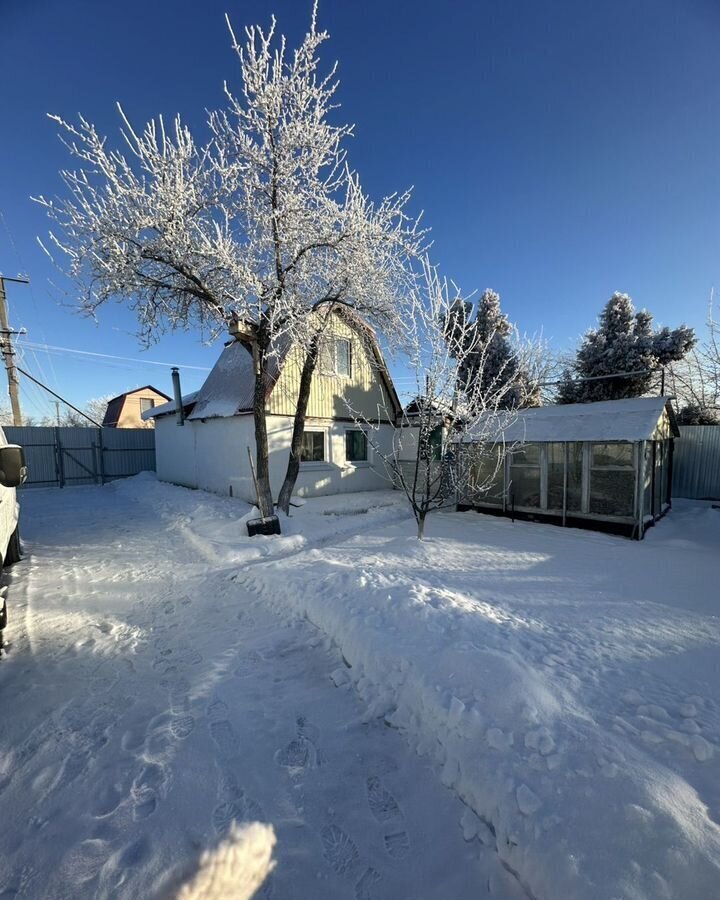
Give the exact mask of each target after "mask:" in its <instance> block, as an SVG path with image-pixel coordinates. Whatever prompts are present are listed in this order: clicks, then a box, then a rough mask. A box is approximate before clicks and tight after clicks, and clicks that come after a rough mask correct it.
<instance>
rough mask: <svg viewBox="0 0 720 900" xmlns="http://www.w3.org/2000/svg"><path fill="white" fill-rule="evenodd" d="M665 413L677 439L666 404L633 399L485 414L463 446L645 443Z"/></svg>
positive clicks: (661, 399)
mask: <svg viewBox="0 0 720 900" xmlns="http://www.w3.org/2000/svg"><path fill="white" fill-rule="evenodd" d="M666 410H667V415H668V417H669V421H670V427H671V431H672V434H673V435H675V436H677V435H678V434H679V432H678V430H677V425H676V424H675V416H674V413H673V409H672V406H671V404H670V398H668V397H633V398H631V399H629V400H604V401H600V402H597V403H568V404H566V405H562V406H539V407H535V408H532V409H523V410H520V411H519V412H518V413H507V412H502V413H487V414H485V415H484V416H482V417H481V418H480V420H479V421H478V423H477V425H476V426H475V427H474V428H472V429H471V430H470V431H469V432H468V433H467V434H466V435H465V436H464V437H463V441H467V442H474V441H482V442H485V441H487V442H489V443H497V442H500V441H502V442H505V443H516V442H518V441H520V442H524V443H533V442H540V443H542V442H547V441H598V442H601V441H645V440H651V439H653V438H654V437H655V434H656V431H657V428H658V425H660V424H661V421H662V419H663V415H664V413H665V411H666Z"/></svg>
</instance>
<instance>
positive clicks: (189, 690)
mask: <svg viewBox="0 0 720 900" xmlns="http://www.w3.org/2000/svg"><path fill="white" fill-rule="evenodd" d="M397 500H398V498H397V495H393V494H382V493H381V494H377V495H373V496H372V497H368V496H365V497H346V498H343V499H342V501H341V502H337V500H333V498H326V499H324V500H323V501H319V502H318V503H317V504H315V508H314V509H312V510H311V509H310V508H307V509H306V511H304V513H303V517H304V519H305V523H306V524H307V526H308V531H309V532H312V533H313V534H314V536H315V539H316V540H319V539H321V538H322V537H324V538H325V539H328V540H329V539H331V538H333V537H334V536H337V535H339V534H342V533H344V532H347V531H348V530H352V531H355V530H357V528H358V525H357V523H358V522H359V521H360V520H361V519H362V520H363V521H367V522H369V521H372V522H374V523H375V524H376V526H377V527H380V526H381V524H382V523H386V522H388V521H392V520H393V519H395V520H397V519H398V518H399V517H400V516H404V513H402V512H399V509H398V506H397ZM22 502H23V509H22V523H23V533H24V538H25V542H26V551H28V554H27V556H26V558H25V560H24V561H23V562H22V563H21V564H20V565H19V566H17V567H16V568H15V569H14V570H13V571H12V577H11V585H10V593H9V601H8V602H9V608H10V615H11V619H10V625H9V627H8V632H9V639H10V642H11V643H10V646H9V652H8V655H7V657H6V658H5V659H3V660H2V661H1V662H0V709H1V710H2V720H1V724H0V809H1V810H2V815H0V897H2V898H3V900H4V898H10V897H13V898H14V897H22V898H45V900H69V898H73V900H79V898H128V900H130V898H132V900H138V898H142V900H150V898H165V897H170V896H174V895H175V893H176V892H177V891H178V890H179V889H180V885H181V884H182V883H184V882H188V881H190V880H192V876H193V874H194V872H195V869H196V866H197V863H198V861H199V859H200V857H201V855H202V854H203V853H204V852H205V851H206V850H208V849H209V850H211V851H212V850H213V848H215V847H216V845H217V844H218V843H219V842H220V841H222V840H223V839H224V838H227V836H228V834H229V833H230V828H231V823H232V821H233V819H237V820H240V821H242V820H246V819H249V820H253V821H258V822H261V823H266V824H269V825H270V826H272V828H273V829H274V832H275V837H276V841H277V842H276V846H275V850H274V858H275V860H276V868H275V870H274V872H273V873H272V875H271V876H270V880H269V881H268V882H266V884H265V886H264V887H263V888H262V889H261V890H260V892H259V893H258V895H257V896H259V897H261V898H268V897H271V896H272V897H273V898H275V900H284V898H297V900H301V898H302V900H304V898H311V897H312V898H325V897H327V898H336V897H337V898H341V897H349V898H358V900H365V898H368V900H369V898H391V897H392V898H398V897H405V896H408V897H409V896H412V897H417V898H436V897H441V896H442V897H458V898H476V897H484V896H493V897H495V896H497V897H502V898H506V900H517V898H518V897H522V894H521V893H518V890H517V888H516V886H515V885H514V883H513V882H514V880H513V879H512V877H511V876H510V875H509V874H508V873H507V872H506V871H505V870H504V869H503V868H502V866H501V865H500V864H499V863H498V860H497V858H496V855H495V854H494V853H491V852H490V851H488V850H487V849H485V848H481V847H479V845H475V844H472V843H468V842H466V841H465V840H464V839H463V834H462V831H461V828H460V825H459V822H460V820H461V818H462V815H463V811H464V809H465V807H464V805H463V804H462V802H461V801H460V800H459V799H458V798H457V797H456V796H455V795H454V794H453V793H452V792H451V791H449V790H448V789H447V788H445V787H443V786H442V785H441V784H440V782H439V780H438V779H437V777H436V772H435V769H434V764H433V761H432V760H431V759H424V758H420V757H418V756H416V755H415V754H414V753H413V752H412V750H411V749H410V748H409V747H408V746H407V743H406V742H405V740H404V739H403V737H402V735H401V734H400V733H399V732H397V731H396V730H393V729H390V728H388V727H387V725H386V724H385V723H384V721H383V720H382V719H378V718H373V717H368V716H367V715H366V711H365V708H364V705H363V703H362V702H361V700H360V699H359V698H358V697H357V695H356V694H355V693H354V692H353V690H352V688H351V687H350V685H349V684H347V683H342V680H341V679H340V678H339V677H338V675H337V674H335V675H334V674H333V673H336V672H337V670H343V669H344V668H345V667H344V665H343V663H342V659H341V657H340V655H339V654H338V652H337V650H336V649H335V648H334V647H333V646H332V644H331V642H330V641H329V640H328V639H327V638H325V637H324V636H323V635H322V634H321V633H320V632H319V631H318V630H317V629H316V628H314V627H313V626H312V625H311V624H309V623H308V622H307V621H303V620H302V619H301V618H299V617H297V616H296V615H295V614H294V612H292V611H291V610H285V609H283V608H281V607H277V608H272V607H271V605H270V604H268V603H267V602H266V600H265V598H261V597H259V596H257V595H256V594H255V593H251V592H249V591H248V589H247V588H246V587H245V586H244V585H243V584H242V583H241V581H240V580H239V579H237V578H236V575H237V573H238V571H239V566H238V561H239V560H241V559H244V560H245V561H246V562H249V561H256V562H257V563H259V564H261V565H262V564H264V563H263V559H264V558H265V556H266V555H267V554H270V555H272V554H275V555H277V554H284V555H285V556H286V557H287V562H286V565H288V567H289V566H290V565H291V560H293V559H299V558H300V556H299V555H296V556H295V557H292V556H291V555H290V556H288V554H293V553H295V554H298V551H301V550H302V548H303V546H305V543H306V541H305V539H302V538H300V537H298V536H297V534H296V535H292V534H291V533H290V534H288V536H287V537H282V538H280V539H272V540H271V539H263V538H256V539H253V540H252V541H250V540H249V539H247V537H242V535H243V534H245V533H246V532H245V529H244V527H243V526H242V523H241V522H240V521H239V519H240V518H241V517H242V515H243V514H244V513H246V511H247V507H246V506H244V505H243V504H242V503H240V502H238V501H231V500H223V499H221V498H218V497H214V496H212V495H208V494H203V493H201V492H191V491H187V490H184V489H180V488H174V487H169V486H166V485H161V484H158V483H157V482H155V481H154V479H151V478H148V477H145V478H143V477H138V478H136V479H131V480H129V481H128V482H125V483H115V484H113V485H109V486H107V487H105V488H75V489H66V490H64V491H60V490H34V491H30V490H28V491H25V492H24V493H23V496H22ZM388 503H389V504H391V505H390V506H388V505H387V504H388ZM369 504H379V506H378V508H376V509H374V511H371V512H366V513H363V512H362V510H363V509H367V507H368V505H369ZM340 512H343V513H348V512H352V513H355V514H354V515H345V514H343V515H342V516H340V515H339V513H340ZM293 525H294V523H293ZM287 530H288V532H292V530H293V528H292V527H290V528H288V529H287ZM295 530H296V531H297V529H295ZM281 577H284V576H281ZM333 679H334V680H333ZM335 682H337V683H339V684H340V686H339V687H337V686H336V683H335ZM223 858H224V859H226V860H231V861H232V860H233V859H236V858H238V857H237V856H236V855H235V856H234V855H233V854H232V853H229V854H228V853H226V854H225V855H224V857H223ZM239 858H243V857H242V855H240V857H239ZM231 864H232V862H231ZM229 880H230V881H231V883H234V884H235V885H236V889H237V893H234V892H233V893H228V892H226V891H225V890H223V891H221V893H220V894H219V896H221V897H222V900H237V898H240V897H245V893H244V892H243V891H242V890H241V888H240V885H241V882H243V879H241V878H240V876H239V873H238V874H237V875H235V876H234V873H233V872H232V871H231V872H230V873H229ZM226 882H227V879H226ZM194 883H195V882H193V884H194ZM243 883H244V882H243ZM189 896H193V897H194V896H195V894H194V893H187V892H186V893H184V894H183V898H186V897H189ZM200 896H203V897H204V900H208V897H207V896H206V895H204V894H202V895H200Z"/></svg>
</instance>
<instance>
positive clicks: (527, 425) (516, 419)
mask: <svg viewBox="0 0 720 900" xmlns="http://www.w3.org/2000/svg"><path fill="white" fill-rule="evenodd" d="M678 436H679V431H678V428H677V425H676V423H675V417H674V413H673V409H672V406H671V404H670V402H669V399H668V398H667V397H638V398H633V399H628V400H608V401H603V402H598V403H575V404H568V405H564V406H541V407H537V408H534V409H525V410H521V411H520V412H518V413H516V414H511V415H509V414H507V413H503V414H502V416H500V415H495V416H493V415H490V414H488V415H487V416H486V417H484V418H483V419H482V420H481V421H480V422H479V423H478V425H477V427H476V428H475V429H474V430H473V431H472V432H471V433H470V434H468V435H466V436H465V437H464V439H463V442H462V445H461V447H460V452H459V466H460V472H461V473H462V474H461V477H460V478H459V479H458V484H459V486H460V488H459V490H458V497H457V501H458V509H476V510H478V511H480V512H488V513H493V514H496V515H507V516H513V517H517V518H524V519H533V520H538V521H547V522H553V523H555V524H558V525H567V526H573V527H583V528H597V529H600V530H604V531H613V532H616V533H620V534H626V535H628V536H629V537H633V538H636V539H638V540H640V539H641V538H642V537H643V534H644V532H645V529H646V528H648V526H650V525H652V524H654V523H655V522H656V521H657V520H658V519H659V518H660V517H661V516H663V515H664V514H665V513H666V512H667V511H668V509H670V505H671V488H672V458H673V440H674V439H675V438H676V437H678Z"/></svg>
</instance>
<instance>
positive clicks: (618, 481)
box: [590, 469, 635, 516]
mask: <svg viewBox="0 0 720 900" xmlns="http://www.w3.org/2000/svg"><path fill="white" fill-rule="evenodd" d="M634 499H635V473H634V472H633V470H632V469H628V470H626V471H623V470H621V469H593V470H592V472H591V473H590V512H591V513H595V514H596V515H601V516H632V515H633V505H634Z"/></svg>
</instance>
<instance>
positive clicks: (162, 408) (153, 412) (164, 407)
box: [142, 391, 199, 421]
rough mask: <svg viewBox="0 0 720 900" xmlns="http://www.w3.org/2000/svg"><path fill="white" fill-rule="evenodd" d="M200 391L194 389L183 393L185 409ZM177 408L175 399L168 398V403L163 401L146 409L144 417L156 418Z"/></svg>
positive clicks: (145, 418)
mask: <svg viewBox="0 0 720 900" xmlns="http://www.w3.org/2000/svg"><path fill="white" fill-rule="evenodd" d="M198 393H199V391H192V392H191V393H189V394H183V395H182V405H183V409H184V408H185V407H187V406H190V405H192V404H193V403H194V402H195V398H196V397H197V395H198ZM175 409H176V407H175V400H174V399H173V400H168V402H167V403H161V404H160V405H159V406H153V407H152V409H146V410H145V412H144V413H142V418H143V419H144V420H145V421H147V420H148V419H154V418H155V417H156V416H164V415H167V414H168V413H174V412H175Z"/></svg>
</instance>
